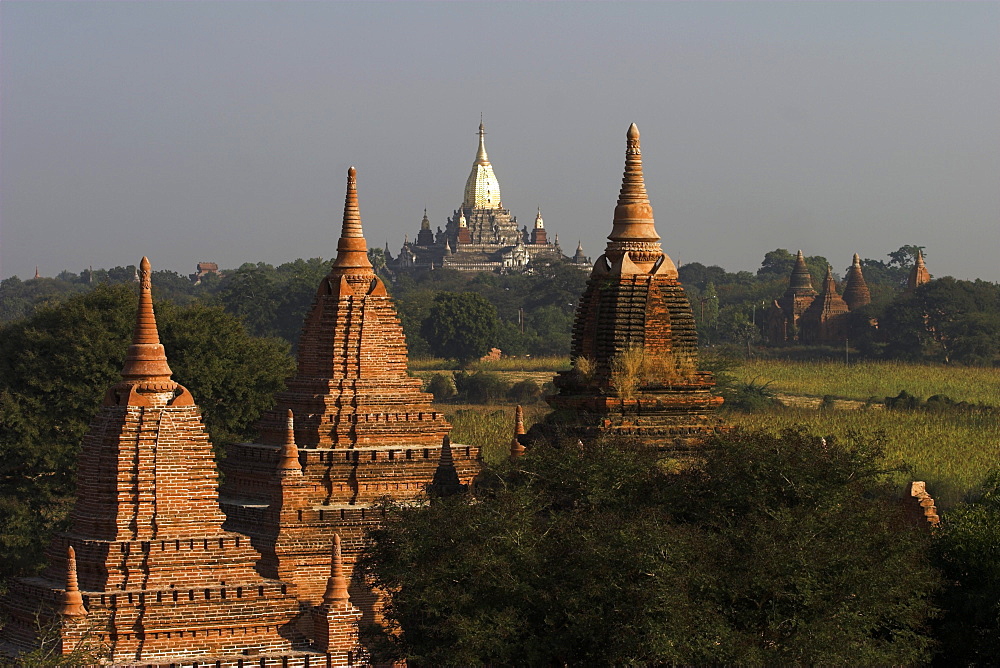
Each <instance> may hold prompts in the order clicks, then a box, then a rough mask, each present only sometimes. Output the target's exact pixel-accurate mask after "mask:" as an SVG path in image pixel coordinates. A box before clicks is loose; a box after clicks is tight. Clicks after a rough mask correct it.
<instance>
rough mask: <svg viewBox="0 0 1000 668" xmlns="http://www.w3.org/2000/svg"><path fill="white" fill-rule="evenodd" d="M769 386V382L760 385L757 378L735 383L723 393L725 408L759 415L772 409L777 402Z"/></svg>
mask: <svg viewBox="0 0 1000 668" xmlns="http://www.w3.org/2000/svg"><path fill="white" fill-rule="evenodd" d="M770 386H771V383H770V382H764V383H762V382H760V379H759V378H754V379H753V380H751V381H749V382H746V383H743V382H739V381H737V382H735V383H733V384H732V385H731V386H730V387H728V388H726V389H725V390H724V391H723V394H722V396H723V398H724V399H725V400H726V403H725V406H726V408H729V409H730V410H734V411H742V412H744V413H759V412H762V411H766V410H769V409H771V408H774V406H775V405H777V403H778V401H777V399H775V397H774V392H773V391H772V390H771V389H770Z"/></svg>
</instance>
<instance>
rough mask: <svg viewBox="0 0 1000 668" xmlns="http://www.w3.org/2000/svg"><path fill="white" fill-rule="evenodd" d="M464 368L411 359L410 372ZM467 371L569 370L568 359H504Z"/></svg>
mask: <svg viewBox="0 0 1000 668" xmlns="http://www.w3.org/2000/svg"><path fill="white" fill-rule="evenodd" d="M461 368H462V367H461V366H460V365H459V364H458V362H456V361H455V360H446V359H441V358H440V357H427V358H423V359H411V360H410V371H411V372H412V371H458V370H459V369H461ZM465 368H466V370H467V371H470V372H471V371H551V372H552V373H555V372H557V371H564V370H566V369H568V368H569V358H568V357H502V358H500V359H498V360H485V361H484V360H480V361H477V362H471V363H470V364H468V365H467V366H466V367H465Z"/></svg>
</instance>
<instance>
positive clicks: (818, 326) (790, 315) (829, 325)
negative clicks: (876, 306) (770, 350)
mask: <svg viewBox="0 0 1000 668" xmlns="http://www.w3.org/2000/svg"><path fill="white" fill-rule="evenodd" d="M871 301H872V297H871V291H870V290H869V289H868V284H867V283H865V277H864V274H862V272H861V258H860V257H859V256H858V254H857V253H855V254H854V260H853V261H852V263H851V268H850V269H849V270H848V272H847V281H846V282H845V284H844V295H843V296H840V295H839V294H838V293H837V283H836V281H834V280H833V270H832V269H831V268H830V267H829V266H827V269H826V276H825V277H824V278H823V285H822V289H821V290H820V292H818V293H817V292H816V290H815V289H814V288H813V285H812V275H811V274H810V273H809V267H807V266H806V260H805V256H804V255H803V254H802V251H801V250H800V251H799V252H798V253H797V254H796V256H795V264H794V266H793V267H792V273H791V276H789V279H788V288H787V289H786V290H785V292H784V294H783V295H782V296H781V297H779V298H778V299H776V300H774V302H773V303H772V304H771V307H770V308H769V309H768V314H767V321H766V326H765V328H766V331H767V340H768V342H769V343H771V344H783V343H805V344H832V343H842V342H843V341H845V340H846V339H847V336H848V333H849V324H850V323H849V320H848V314H849V313H850V312H851V311H856V310H857V309H859V308H862V307H864V306H867V305H868V304H870V303H871Z"/></svg>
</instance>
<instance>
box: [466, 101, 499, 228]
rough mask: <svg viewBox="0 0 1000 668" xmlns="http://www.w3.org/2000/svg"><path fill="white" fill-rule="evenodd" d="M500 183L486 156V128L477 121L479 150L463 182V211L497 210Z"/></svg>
mask: <svg viewBox="0 0 1000 668" xmlns="http://www.w3.org/2000/svg"><path fill="white" fill-rule="evenodd" d="M500 207H501V203H500V182H499V181H498V180H497V175H496V174H495V173H494V171H493V165H491V164H490V158H489V156H488V155H486V126H485V125H483V122H482V120H480V121H479V149H478V150H477V151H476V161H475V162H474V163H472V171H471V172H470V173H469V178H468V179H466V181H465V195H464V198H463V200H462V208H463V209H499V208H500Z"/></svg>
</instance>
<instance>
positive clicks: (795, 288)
mask: <svg viewBox="0 0 1000 668" xmlns="http://www.w3.org/2000/svg"><path fill="white" fill-rule="evenodd" d="M788 292H791V293H794V294H812V295H814V294H816V290H814V289H813V286H812V276H811V275H810V274H809V267H808V266H806V258H805V255H803V254H802V251H801V250H800V251H799V252H798V253H797V254H796V256H795V265H794V266H793V267H792V275H791V277H790V278H789V279H788Z"/></svg>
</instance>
